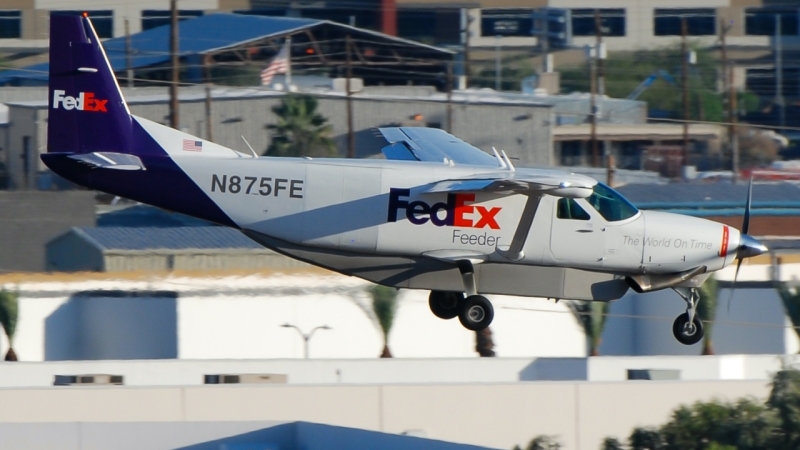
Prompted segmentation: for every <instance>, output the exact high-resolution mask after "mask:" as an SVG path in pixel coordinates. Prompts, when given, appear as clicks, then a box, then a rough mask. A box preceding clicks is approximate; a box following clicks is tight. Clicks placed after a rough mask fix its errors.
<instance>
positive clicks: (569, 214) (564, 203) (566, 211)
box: [556, 198, 591, 220]
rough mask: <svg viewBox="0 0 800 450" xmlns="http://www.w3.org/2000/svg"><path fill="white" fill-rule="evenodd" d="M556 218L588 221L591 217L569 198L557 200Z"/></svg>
mask: <svg viewBox="0 0 800 450" xmlns="http://www.w3.org/2000/svg"><path fill="white" fill-rule="evenodd" d="M556 217H558V218H559V219H570V220H589V219H591V216H589V213H587V212H586V211H584V210H583V208H581V207H580V206H579V205H578V203H576V202H575V200H573V199H571V198H560V199H558V211H557V212H556Z"/></svg>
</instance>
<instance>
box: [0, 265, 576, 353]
mask: <svg viewBox="0 0 800 450" xmlns="http://www.w3.org/2000/svg"><path fill="white" fill-rule="evenodd" d="M99 276H101V277H103V278H99V279H94V280H92V279H90V278H89V279H87V278H86V277H85V276H82V277H79V276H76V277H75V278H74V279H73V280H72V281H68V279H67V280H64V281H57V280H58V279H60V278H63V277H65V275H58V276H57V277H56V280H53V281H50V282H48V281H43V280H39V281H31V282H25V281H14V282H13V283H9V284H5V287H7V288H9V289H15V290H16V289H18V290H19V291H20V312H19V324H18V326H17V333H16V336H15V340H14V348H15V350H16V352H17V355H18V356H19V358H20V359H21V360H23V361H43V360H46V359H48V356H47V355H48V347H49V346H51V345H53V343H54V342H58V341H51V340H48V339H47V337H48V336H59V335H65V334H69V333H71V332H72V331H70V330H72V329H73V328H71V327H72V326H73V325H71V324H70V323H69V322H64V321H56V320H53V319H52V318H54V317H57V316H58V315H59V314H61V313H60V312H59V311H60V310H61V308H62V307H64V305H68V304H70V299H71V298H72V297H73V296H74V295H75V294H76V293H79V292H86V291H99V290H110V291H116V290H121V291H125V292H131V293H133V294H135V293H136V292H140V291H154V290H155V291H172V292H177V293H178V299H177V316H173V317H174V319H173V320H174V321H175V322H174V323H171V324H164V327H166V328H165V329H176V330H177V333H178V352H177V357H178V358H180V359H230V358H245V359H256V358H259V359H263V358H302V356H303V340H302V339H301V337H300V336H299V335H298V333H297V332H296V331H295V330H292V329H287V328H282V327H281V326H280V325H282V324H284V323H287V322H288V323H291V324H294V325H296V326H299V327H300V328H301V329H302V330H303V331H305V332H308V331H309V330H311V329H312V328H314V327H316V326H320V325H325V324H327V325H329V326H330V327H332V328H333V329H332V330H320V331H317V333H316V334H315V335H314V337H313V338H312V339H311V341H310V355H311V357H312V358H374V357H376V356H377V355H379V354H380V352H381V349H382V348H383V341H382V335H381V332H380V331H379V328H378V326H377V325H376V323H375V321H374V320H373V316H372V313H371V306H370V305H371V300H370V298H369V297H368V295H367V294H366V292H365V289H366V287H367V286H369V283H367V282H365V281H362V280H359V279H355V278H350V277H345V276H340V275H326V273H325V272H320V271H316V270H310V271H297V272H295V273H275V274H274V275H272V276H247V277H243V276H229V277H224V278H211V277H206V278H200V277H193V278H190V277H180V276H170V275H156V274H153V275H148V276H146V277H142V278H141V279H133V280H124V279H114V278H109V277H108V276H103V275H99ZM0 285H2V283H0ZM427 297H428V292H427V291H405V290H404V291H401V293H400V300H399V302H400V303H399V309H398V312H397V316H396V318H395V322H394V326H393V327H392V331H391V334H390V335H389V346H390V347H391V349H392V352H393V353H394V355H395V356H398V357H473V356H475V355H476V353H475V333H474V332H470V331H468V330H466V329H464V328H463V327H462V326H461V325H460V324H459V323H458V322H457V321H456V320H452V321H444V320H440V319H437V318H436V317H434V316H433V314H431V312H430V310H429V308H428V301H427ZM493 301H494V304H495V320H494V324H493V326H492V329H493V331H494V334H493V339H494V342H495V346H496V347H495V350H496V351H497V353H498V355H500V356H505V357H523V356H524V357H529V356H574V357H580V356H585V354H586V349H585V340H584V337H583V332H582V331H581V329H580V328H579V327H578V325H577V323H576V321H575V319H574V318H573V317H572V316H571V314H570V313H569V312H568V310H567V307H566V305H565V304H564V303H559V304H554V303H553V302H548V301H546V300H541V299H523V298H515V297H502V296H495V297H493ZM86 305H87V307H88V308H94V306H92V305H95V303H87V304H86ZM110 305H117V306H119V307H120V308H122V304H120V303H113V302H112V303H111V304H110ZM133 306H137V307H139V308H140V309H139V310H138V311H136V312H134V311H130V312H129V313H125V314H123V311H126V310H123V309H120V311H117V312H115V311H106V314H108V315H109V319H108V320H109V323H112V324H113V323H115V321H116V320H122V317H127V318H126V319H125V320H126V321H128V322H129V324H127V325H126V326H132V327H133V326H140V327H147V322H150V321H153V322H158V323H160V321H161V320H162V318H161V317H157V315H158V314H160V313H159V312H158V311H157V310H155V309H151V308H148V307H146V306H147V305H145V304H144V303H136V302H133V303H132V305H131V307H133ZM521 308H536V309H537V310H538V312H535V313H534V312H524V313H523V312H520V311H518V310H519V309H521ZM126 314H127V315H126ZM138 322H142V323H140V324H138V325H137V323H138ZM87 326H88V325H87ZM65 327H66V328H65ZM103 329H104V330H106V331H107V332H114V331H115V330H116V328H115V327H104V328H103ZM554 336H557V339H553V337H554ZM107 338H110V337H107ZM115 339H117V338H115ZM7 345H8V344H7V342H6V341H5V337H4V336H3V337H2V338H0V349H5V348H7ZM127 345H128V346H130V347H134V348H135V347H137V346H140V345H144V343H140V342H139V341H138V340H136V339H131V340H129V341H127ZM75 351H80V352H83V351H84V350H75ZM125 351H126V352H128V351H133V350H125ZM139 354H140V355H143V356H141V357H152V356H148V355H149V354H143V353H141V352H140V353H139ZM109 357H112V356H109Z"/></svg>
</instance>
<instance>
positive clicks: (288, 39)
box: [283, 36, 292, 92]
mask: <svg viewBox="0 0 800 450" xmlns="http://www.w3.org/2000/svg"><path fill="white" fill-rule="evenodd" d="M285 45H286V61H287V64H286V74H285V75H284V78H283V80H284V83H283V84H285V85H286V92H291V91H292V37H291V36H287V37H286V44H285Z"/></svg>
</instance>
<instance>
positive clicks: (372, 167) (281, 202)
mask: <svg viewBox="0 0 800 450" xmlns="http://www.w3.org/2000/svg"><path fill="white" fill-rule="evenodd" d="M50 23H51V31H50V88H49V127H48V147H47V149H48V151H47V153H45V154H42V161H44V163H45V164H46V165H47V166H48V167H49V168H51V169H52V170H53V172H55V173H57V174H59V175H61V176H62V177H64V178H66V179H68V180H71V181H73V182H75V183H77V184H80V185H82V186H86V187H88V188H90V189H95V190H98V191H103V192H107V193H109V194H112V195H116V196H120V197H125V198H129V199H133V200H136V201H139V202H142V203H147V204H151V205H155V206H157V207H160V208H164V209H167V210H172V211H177V212H181V213H184V214H188V215H191V216H195V217H199V218H202V219H206V220H210V221H212V222H216V223H218V224H222V225H227V226H230V227H234V228H237V229H239V230H241V232H242V233H244V234H246V235H247V236H249V237H250V238H252V239H253V240H255V241H257V242H259V243H261V244H262V245H264V246H266V247H269V248H271V249H273V250H275V251H277V252H280V253H282V254H285V255H288V256H290V257H293V258H297V259H299V260H303V261H306V262H309V263H311V264H314V265H317V266H321V267H325V268H328V269H331V270H334V271H336V272H340V273H343V274H346V275H351V276H357V277H360V278H364V279H367V280H369V281H373V282H375V283H380V284H382V285H386V286H392V287H397V288H407V289H426V290H430V291H431V293H430V301H429V303H430V308H431V311H432V312H433V314H435V315H436V316H437V317H440V318H442V319H452V318H455V317H458V318H459V320H460V322H461V324H462V325H463V326H464V327H466V328H468V329H470V330H481V329H484V328H486V327H487V326H489V324H490V323H491V322H492V318H493V317H494V312H493V309H492V305H491V303H490V302H489V300H488V299H487V298H486V297H485V296H484V295H485V294H504V295H518V296H528V297H546V298H555V299H576V300H594V301H611V300H616V299H618V298H620V297H622V296H623V295H624V294H625V293H626V292H627V291H628V289H629V288H633V289H634V290H635V291H637V292H650V291H655V290H660V289H666V288H672V289H674V290H675V291H676V292H677V293H678V294H680V296H681V297H682V298H683V299H684V300H685V302H686V305H687V306H686V312H685V313H684V314H681V315H680V316H679V317H678V318H677V319H676V320H675V323H674V326H673V332H674V334H675V337H676V338H677V339H678V341H680V342H682V343H684V344H694V343H697V342H699V341H700V339H702V337H703V324H702V322H701V321H700V320H699V319H698V318H697V317H696V307H697V302H698V300H699V296H698V294H697V287H698V286H700V285H701V284H702V283H703V282H704V281H705V280H706V278H707V277H708V276H709V275H710V274H711V273H712V272H714V271H717V270H720V269H722V268H723V267H726V266H728V265H730V264H732V263H733V262H734V261H736V260H738V261H739V264H741V261H742V259H743V258H748V257H751V256H755V255H759V254H761V253H763V252H765V251H766V247H764V246H763V245H762V244H761V243H759V242H758V241H756V240H755V239H753V238H752V237H750V236H748V235H747V234H746V233H747V227H748V222H749V212H750V199H749V198H748V200H747V207H746V212H745V221H744V227H743V232H741V233H740V232H739V231H738V230H736V229H734V228H732V227H729V226H727V225H723V224H720V223H716V222H711V221H708V220H703V219H699V218H694V217H687V216H682V215H677V214H669V213H665V212H657V211H639V210H637V209H636V207H634V206H633V205H632V204H631V203H630V202H628V201H627V200H626V199H625V198H623V197H622V196H621V195H620V194H618V193H617V192H616V191H614V190H613V189H611V188H610V187H608V186H605V185H603V184H602V183H598V182H597V181H595V180H593V179H591V178H588V177H585V176H581V175H575V174H570V173H564V172H559V171H551V170H537V169H523V168H518V169H515V168H514V166H513V164H512V163H511V161H510V160H509V158H508V157H507V156H506V155H505V153H503V152H501V153H499V154H498V152H496V151H494V153H493V155H489V154H487V153H484V152H483V151H481V150H479V149H477V148H475V147H472V146H470V145H468V144H466V143H465V142H463V141H460V140H459V139H457V138H455V137H453V136H451V135H449V134H447V133H445V132H443V131H441V130H437V129H426V128H381V129H379V132H380V133H381V134H382V135H383V137H384V138H385V139H386V140H387V142H388V143H389V145H387V146H386V147H385V148H384V149H383V153H384V154H385V156H386V159H385V160H373V159H369V160H363V159H361V160H354V159H328V158H319V159H317V158H314V159H312V158H271V157H260V158H259V157H249V156H247V157H245V156H243V155H242V154H241V153H239V152H238V151H234V150H232V149H229V148H225V147H223V146H220V145H217V144H215V143H213V142H209V141H206V140H203V139H200V138H197V137H195V136H191V135H189V134H186V133H183V132H181V131H178V130H174V129H172V128H169V127H166V126H163V125H160V124H157V123H155V122H152V121H150V120H147V119H144V118H141V117H136V116H133V115H131V114H130V111H129V110H128V107H127V105H126V104H125V100H124V99H123V97H122V94H121V92H120V90H119V86H118V85H117V82H116V79H115V77H114V74H113V72H112V70H111V68H110V65H109V63H108V59H107V57H106V55H105V52H104V50H103V48H102V45H101V44H100V41H99V39H98V38H97V34H96V33H95V31H94V28H93V27H92V24H91V21H90V20H89V19H88V18H86V17H81V16H68V15H53V16H52V17H51V22H50ZM737 272H738V265H737Z"/></svg>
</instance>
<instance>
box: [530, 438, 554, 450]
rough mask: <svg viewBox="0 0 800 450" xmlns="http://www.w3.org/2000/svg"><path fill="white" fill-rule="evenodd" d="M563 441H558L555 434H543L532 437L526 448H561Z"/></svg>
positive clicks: (542, 449) (543, 449)
mask: <svg viewBox="0 0 800 450" xmlns="http://www.w3.org/2000/svg"><path fill="white" fill-rule="evenodd" d="M560 448H561V443H559V442H558V440H557V439H556V437H555V436H547V435H544V434H541V435H539V436H536V437H535V438H533V439H531V442H530V443H528V446H527V447H525V450H559V449H560Z"/></svg>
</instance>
